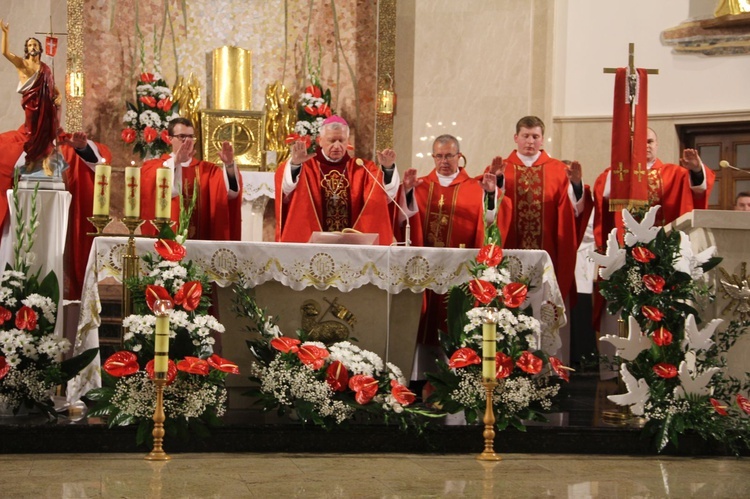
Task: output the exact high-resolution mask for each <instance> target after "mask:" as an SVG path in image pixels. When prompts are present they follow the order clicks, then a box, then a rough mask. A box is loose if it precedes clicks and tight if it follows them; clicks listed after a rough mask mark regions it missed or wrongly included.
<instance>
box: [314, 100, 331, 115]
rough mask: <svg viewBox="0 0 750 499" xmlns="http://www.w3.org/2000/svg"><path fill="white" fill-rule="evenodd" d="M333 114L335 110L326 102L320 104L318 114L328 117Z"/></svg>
mask: <svg viewBox="0 0 750 499" xmlns="http://www.w3.org/2000/svg"><path fill="white" fill-rule="evenodd" d="M331 114H333V112H332V111H331V108H330V107H329V106H328V104H326V103H325V102H324V103H323V104H321V105H320V106H318V116H325V117H326V118H328V117H329V116H331Z"/></svg>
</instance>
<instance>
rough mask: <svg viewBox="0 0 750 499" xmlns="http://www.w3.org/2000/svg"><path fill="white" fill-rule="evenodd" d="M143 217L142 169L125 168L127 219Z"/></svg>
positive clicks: (135, 167) (134, 167)
mask: <svg viewBox="0 0 750 499" xmlns="http://www.w3.org/2000/svg"><path fill="white" fill-rule="evenodd" d="M140 216H141V169H140V168H138V167H137V166H133V165H132V163H131V166H126V167H125V217H126V218H139V217H140Z"/></svg>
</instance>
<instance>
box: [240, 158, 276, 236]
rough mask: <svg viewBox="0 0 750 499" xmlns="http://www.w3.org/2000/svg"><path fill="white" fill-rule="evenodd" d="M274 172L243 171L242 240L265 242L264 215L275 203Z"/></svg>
mask: <svg viewBox="0 0 750 499" xmlns="http://www.w3.org/2000/svg"><path fill="white" fill-rule="evenodd" d="M273 177H274V172H255V171H242V185H243V186H244V187H243V191H242V240H243V241H262V240H263V214H264V213H265V211H266V204H267V203H268V201H269V200H271V201H273V199H274V195H275V186H274V183H273Z"/></svg>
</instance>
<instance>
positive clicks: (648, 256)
mask: <svg viewBox="0 0 750 499" xmlns="http://www.w3.org/2000/svg"><path fill="white" fill-rule="evenodd" d="M633 258H635V260H636V261H637V262H641V263H648V262H650V261H651V260H653V259H654V258H656V255H654V254H653V253H651V251H649V250H648V248H644V247H643V246H637V247H635V248H633Z"/></svg>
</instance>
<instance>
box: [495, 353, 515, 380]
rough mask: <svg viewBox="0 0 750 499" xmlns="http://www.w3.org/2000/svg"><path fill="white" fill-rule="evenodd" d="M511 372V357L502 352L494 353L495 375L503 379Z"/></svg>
mask: <svg viewBox="0 0 750 499" xmlns="http://www.w3.org/2000/svg"><path fill="white" fill-rule="evenodd" d="M512 372H513V357H510V356H508V355H505V354H504V353H503V352H497V353H496V354H495V377H496V378H497V379H505V378H507V377H508V376H510V375H511V373H512Z"/></svg>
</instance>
